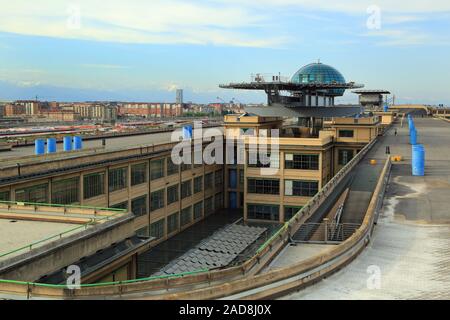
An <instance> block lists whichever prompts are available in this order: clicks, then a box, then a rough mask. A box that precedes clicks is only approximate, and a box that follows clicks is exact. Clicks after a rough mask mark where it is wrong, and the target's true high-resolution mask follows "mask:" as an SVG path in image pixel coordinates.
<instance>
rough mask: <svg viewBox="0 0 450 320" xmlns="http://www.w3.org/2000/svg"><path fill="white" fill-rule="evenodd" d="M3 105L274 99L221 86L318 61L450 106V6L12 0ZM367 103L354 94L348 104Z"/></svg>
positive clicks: (399, 97) (2, 39) (4, 35)
mask: <svg viewBox="0 0 450 320" xmlns="http://www.w3.org/2000/svg"><path fill="white" fill-rule="evenodd" d="M0 8H1V10H0V100H12V99H30V98H34V97H36V96H38V98H39V99H41V100H60V101H61V100H63V101H84V100H123V101H153V102H159V101H161V102H162V101H165V102H172V101H174V100H175V90H176V89H177V88H180V89H184V96H185V101H193V102H199V103H209V102H220V101H222V100H224V101H229V100H231V99H233V98H234V99H235V100H236V101H240V102H243V103H260V102H264V101H265V95H264V94H262V93H256V92H249V91H234V90H226V89H220V88H219V87H218V85H219V84H221V83H228V82H241V81H249V80H250V78H251V74H255V73H262V74H265V75H270V74H278V73H281V75H283V76H286V77H290V76H292V75H293V74H294V73H295V72H296V71H297V70H298V69H299V68H300V67H302V66H303V65H306V64H308V63H311V62H315V61H317V60H318V59H320V61H321V62H322V63H326V64H329V65H331V66H333V67H335V68H336V69H338V70H339V71H340V72H341V73H342V74H343V75H344V77H345V79H346V80H347V81H354V82H357V83H362V84H364V85H365V88H366V89H387V90H389V91H391V92H392V93H393V94H395V99H396V100H395V101H396V103H425V104H441V103H442V104H446V105H449V104H450V90H449V89H450V77H449V74H450V59H449V58H448V57H450V1H448V0H428V1H423V0H408V1H406V0H396V1H388V0H379V1H366V0H355V1H350V0H341V1H333V0H329V1H323V0H239V1H238V0H211V1H206V0H197V1H193V0H184V1H183V0H175V1H172V0H151V1H148V0H127V1H120V0H108V1H104V0H103V1H100V0H78V1H76V0H72V1H66V0H39V1H32V0H15V1H7V0H0ZM356 101H357V97H356V95H355V94H352V93H351V92H347V93H346V94H345V95H344V97H342V98H339V99H338V100H337V102H338V103H339V102H340V103H353V102H356Z"/></svg>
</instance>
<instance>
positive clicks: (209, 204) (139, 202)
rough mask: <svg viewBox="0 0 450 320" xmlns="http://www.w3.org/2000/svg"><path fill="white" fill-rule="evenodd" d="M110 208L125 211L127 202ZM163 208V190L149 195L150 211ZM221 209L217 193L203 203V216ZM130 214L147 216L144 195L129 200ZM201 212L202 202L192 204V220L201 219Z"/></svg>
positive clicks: (221, 201) (219, 195)
mask: <svg viewBox="0 0 450 320" xmlns="http://www.w3.org/2000/svg"><path fill="white" fill-rule="evenodd" d="M177 186H178V185H177ZM168 189H169V188H168ZM111 207H112V208H117V209H126V210H127V209H128V201H125V202H121V203H118V204H115V205H112V206H111ZM163 207H164V189H163V190H159V191H155V192H153V193H152V194H151V195H150V211H155V210H158V209H160V208H163ZM222 207H223V194H222V193H221V192H220V193H217V194H216V195H215V196H211V197H209V198H206V199H205V203H204V208H205V216H206V215H209V214H211V213H213V212H214V210H219V209H221V208H222ZM191 210H192V209H191ZM131 212H132V213H133V214H134V215H136V216H142V215H145V214H147V196H145V195H144V196H141V197H138V198H135V199H133V200H131ZM202 212H203V201H200V202H198V203H196V204H194V206H193V213H194V220H198V219H200V218H201V217H202ZM190 221H191V220H189V222H190ZM189 222H187V223H189ZM185 224H186V223H182V224H181V225H182V226H184V225H185Z"/></svg>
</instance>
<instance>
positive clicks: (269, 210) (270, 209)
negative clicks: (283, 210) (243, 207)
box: [247, 204, 280, 221]
mask: <svg viewBox="0 0 450 320" xmlns="http://www.w3.org/2000/svg"><path fill="white" fill-rule="evenodd" d="M279 211H280V206H277V205H268V204H248V205H247V218H248V219H259V220H271V221H278V220H279V219H280V212H279Z"/></svg>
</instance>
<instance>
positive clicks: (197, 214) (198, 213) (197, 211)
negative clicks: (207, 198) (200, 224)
mask: <svg viewBox="0 0 450 320" xmlns="http://www.w3.org/2000/svg"><path fill="white" fill-rule="evenodd" d="M202 215H203V201H200V202H197V203H196V204H194V220H198V219H200V218H201V217H202Z"/></svg>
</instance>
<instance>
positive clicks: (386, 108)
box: [383, 104, 389, 112]
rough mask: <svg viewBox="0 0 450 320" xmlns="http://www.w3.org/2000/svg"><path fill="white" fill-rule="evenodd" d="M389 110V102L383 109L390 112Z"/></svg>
mask: <svg viewBox="0 0 450 320" xmlns="http://www.w3.org/2000/svg"><path fill="white" fill-rule="evenodd" d="M388 110H389V106H388V105H387V104H385V105H384V107H383V111H384V112H388Z"/></svg>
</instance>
